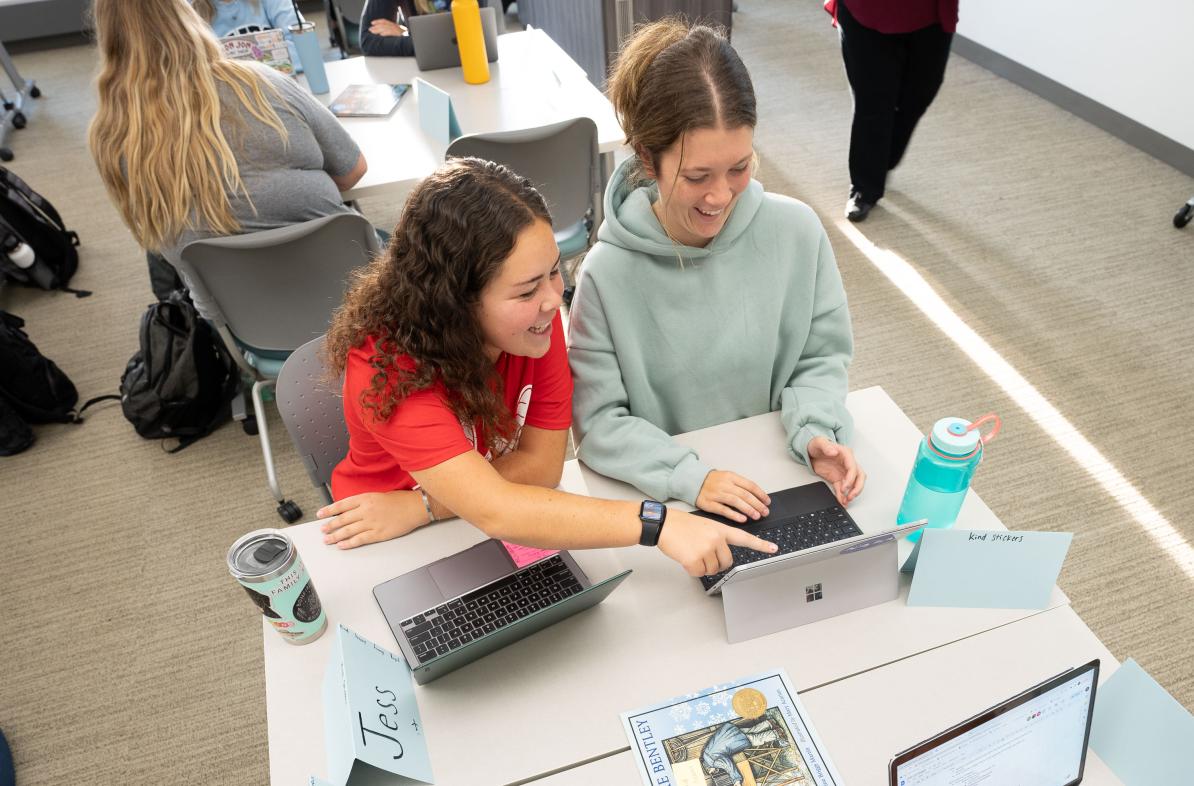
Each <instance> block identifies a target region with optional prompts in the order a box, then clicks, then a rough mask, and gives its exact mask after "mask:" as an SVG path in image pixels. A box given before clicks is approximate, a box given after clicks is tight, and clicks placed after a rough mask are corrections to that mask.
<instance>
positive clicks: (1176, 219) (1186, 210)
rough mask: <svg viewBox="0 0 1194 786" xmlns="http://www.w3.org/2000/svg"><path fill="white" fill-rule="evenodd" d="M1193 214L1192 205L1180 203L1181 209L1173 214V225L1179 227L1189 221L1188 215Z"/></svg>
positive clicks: (1193, 208) (1193, 207)
mask: <svg viewBox="0 0 1194 786" xmlns="http://www.w3.org/2000/svg"><path fill="white" fill-rule="evenodd" d="M1191 214H1194V205H1189V204H1185V205H1182V209H1181V210H1179V211H1177V213H1175V214H1174V216H1173V225H1174V226H1175V227H1177V228H1178V229H1181V228H1182V227H1184V226H1185V225H1186V224H1189V223H1190V216H1191Z"/></svg>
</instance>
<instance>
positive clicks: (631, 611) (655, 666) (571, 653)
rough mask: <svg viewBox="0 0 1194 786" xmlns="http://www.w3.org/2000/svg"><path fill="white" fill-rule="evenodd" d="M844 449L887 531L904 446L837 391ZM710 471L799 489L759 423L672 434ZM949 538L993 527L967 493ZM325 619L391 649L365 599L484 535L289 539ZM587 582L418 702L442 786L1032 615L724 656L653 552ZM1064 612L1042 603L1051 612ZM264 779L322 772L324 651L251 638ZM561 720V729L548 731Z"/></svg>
mask: <svg viewBox="0 0 1194 786" xmlns="http://www.w3.org/2000/svg"><path fill="white" fill-rule="evenodd" d="M847 406H848V407H849V409H850V411H851V412H852V413H853V415H854V418H855V422H856V425H857V428H856V432H857V434H858V436H857V438H856V439H855V442H854V447H855V450H856V452H857V454H858V457H859V460H860V462H862V463H863V465H864V466H865V467H866V469H867V471H868V473H869V480H868V486H867V489H866V490H865V491H864V492H863V495H862V496H861V497H859V499H858V500H856V501H855V503H854V504H853V505H852V506H851V513H852V514H853V516H854V517H855V519H856V521H857V522H858V524H859V526H860V527H862V529H863V530H864V531H874V530H876V529H879V528H882V527H883V526H885V525H886V523H887V522H889V521H894V519H895V514H896V508H897V506H898V505H899V500H900V496H901V494H902V492H903V485H904V482H905V480H906V478H907V476H908V472H909V470H910V468H911V463H912V460H913V456H914V453H915V449H916V444H917V441H918V440H919V438H920V435H919V432H917V430H916V428H915V427H914V426H913V424H912V423H911V421H909V420H908V419H907V417H906V416H905V415H904V414H903V413H902V412H901V411H900V410H899V408H898V407H897V406H896V405H895V403H894V402H892V400H891V399H890V398H888V396H887V395H886V394H885V393H884V392H883V391H882V390H881V389H879V388H869V389H867V390H862V391H857V392H855V393H851V394H850V396H849V398H848V399H847ZM681 439H682V441H685V442H688V443H689V444H692V445H695V446H698V447H699V449H700V451H701V454H702V456H703V457H704V458H706V460H708V461H710V462H711V463H713V464H714V465H715V466H723V467H727V468H733V469H736V470H738V471H740V472H743V473H744V474H747V475H749V476H750V477H753V478H754V479H755V480H757V481H758V482H759V483H760V484H762V485H763V486H764V488H768V489H772V490H775V489H779V488H784V487H787V486H791V485H795V484H797V483H800V482H803V481H807V480H808V479H810V477H811V476H810V475H809V474H808V471H807V470H805V469H804V468H803V467H801V466H800V465H798V464H796V463H795V462H794V461H793V460H792V459H791V458H790V457H788V456H787V454H786V452H785V449H784V447H783V442H784V440H783V434H782V429H781V427H780V424H779V419H778V416H777V415H775V414H768V415H761V416H759V417H756V418H748V419H746V420H743V421H738V422H737V423H732V424H725V425H723V426H716V427H713V428H710V429H705V430H702V431H699V432H694V433H692V434H688V435H685V436H684V437H682V438H681ZM561 487H562V488H564V489H566V490H570V491H575V492H577V493H592V494H594V495H596V496H602V495H607V496H620V495H629V496H632V497H634V496H637V497H641V495H638V494H637V492H633V490H628V488H627V487H625V486H622V485H621V484H616V483H612V482H610V481H608V480H607V479H604V478H600V477H597V476H594V475H592V474H591V473H588V472H587V471H582V469H581V467H580V466H579V465H578V464H577V463H576V462H569V463H568V464H567V465H566V466H565V474H564V479H563V481H562V483H561ZM958 525H959V526H963V527H968V528H972V529H974V528H986V529H1000V528H1002V524H1000V522H999V520H998V519H997V518H996V517H995V516H994V514H993V513H991V511H990V510H989V509H988V508H987V507H986V505H984V504H983V502H982V500H981V499H979V498H978V496H977V495H975V494H973V493H971V494H970V495H968V497H967V500H966V503H965V504H964V505H963V508H962V513H961V517H960V519H959V524H958ZM287 532H288V534H289V535H290V536H291V537H292V538H293V539H294V541H295V543H296V545H297V547H298V549H299V552H300V553H301V554H302V556H303V559H304V561H305V562H306V565H307V568H308V570H309V571H310V573H311V576H312V578H313V580H314V581H315V586H316V588H317V589H318V591H319V594H320V597H321V598H322V599H323V603H324V607H325V608H326V609H327V611H328V614H329V620H330V624H333V625H334V624H336V623H343V624H344V625H346V626H348V627H349V628H352V629H353V630H355V631H356V632H358V633H360V634H361V635H363V636H365V637H367V638H369V639H372V640H373V641H375V642H376V643H378V644H379V645H381V646H383V647H387V648H390V649H392V650H395V651H396V650H397V645H396V644H395V642H394V640H393V637H392V635H391V633H390V630H389V628H388V627H387V626H386V623H385V619H384V617H383V616H382V614H381V612H380V611H379V610H378V608H377V606H376V604H375V603H374V600H373V598H372V594H371V590H372V588H373V587H374V586H375V585H376V584H379V583H381V582H382V581H385V580H387V579H389V578H392V577H394V576H396V575H398V574H400V573H403V572H406V571H408V570H412V569H414V568H416V567H419V566H420V565H423V564H425V563H427V562H428V561H431V560H434V559H438V558H440V557H443V556H446V555H448V554H451V553H453V552H455V551H458V550H460V549H462V548H465V547H467V546H469V545H471V544H473V543H476V542H479V541H480V540H482V539H483V538H484V535H483V534H482V533H481V532H480V531H479V530H477V529H476V528H474V527H472V526H471V525H469V524H467V523H465V522H463V521H459V520H454V521H448V522H443V523H440V524H436V525H434V526H431V527H425V528H422V529H419V530H416V531H415V532H414V533H412V534H410V535H408V536H406V537H403V538H401V539H399V540H396V541H389V542H386V543H381V544H375V545H372V546H367V547H364V548H360V549H354V550H351V551H341V550H338V549H335V548H333V547H328V546H324V545H323V543H322V536H321V534H320V533H319V531H318V526H317V524H315V523H314V522H311V523H307V524H302V525H299V526H297V527H292V528H291V529H289V530H288V531H287ZM573 555H574V556H575V557H576V558H577V561H578V562H579V563H580V564H581V566H582V567H583V568H584V569H585V571H586V572H587V573H589V575H590V576H592V577H597V578H603V577H605V576H608V575H612V574H613V573H615V572H617V571H618V570H621V569H624V568H626V567H630V568H633V569H634V574H633V575H632V576H630V577H629V579H628V580H627V581H626V582H625V584H624V586H623V587H621V588H619V589H618V590H617V591H616V592H614V593H613V594H612V595H611V596H610V597H609V599H608V600H606V601H605V602H604V603H602V604H601V605H599V606H597V607H596V608H594V609H593V610H591V611H588V612H585V613H583V614H580V615H578V616H576V617H572V618H570V619H568V620H565V621H564V622H562V623H560V624H558V625H555V626H553V627H551V628H549V629H547V630H545V631H542V632H541V633H538V634H536V635H534V636H532V637H530V638H528V639H525V640H523V641H521V642H518V643H516V644H514V645H512V646H510V647H507V648H505V649H503V650H500V651H498V652H496V653H494V654H492V655H489V656H487V657H485V658H483V659H481V660H479V661H477V662H475V663H473V664H470V665H469V666H466V667H464V668H463V669H461V670H459V671H456V672H453V673H452V674H449V675H447V676H445V677H443V678H441V679H440V680H437V681H436V682H433V683H430V684H429V685H426V686H417V687H416V694H417V697H418V701H419V706H420V710H421V713H422V716H423V721H424V726H425V728H426V729H427V730H428V739H429V744H430V748H431V760H432V766H433V768H434V771H435V776H436V783H437V784H440V785H441V786H451V785H452V784H465V785H467V786H481V785H482V784H489V783H493V784H504V783H510V782H514V781H518V780H522V779H527V778H531V777H535V776H539V775H546V774H548V773H552V772H554V771H556V770H560V769H562V768H566V767H569V766H571V765H573V764H576V763H578V762H583V761H589V760H592V759H594V758H596V757H599V756H602V755H605V754H610V753H615V752H617V751H619V750H621V749H623V748H625V747H626V745H627V743H626V739H625V736H624V734H623V732H622V729H621V727H620V724H619V719H618V718H619V713H621V712H623V711H625V710H627V709H632V708H634V707H640V706H644V705H646V704H650V703H652V702H654V701H658V700H662V699H666V698H668V697H671V696H675V695H679V694H681V693H685V692H687V691H690V690H694V689H697V688H700V687H704V686H706V685H712V684H714V683H717V682H723V681H725V680H727V679H734V678H737V677H740V676H745V675H749V674H753V673H757V672H760V671H764V670H767V669H769V668H772V667H774V666H782V667H784V668H785V669H786V670H787V671H788V674H789V675H790V676H791V677H792V680H793V682H794V684H795V687H796V689H797V690H802V691H803V690H809V689H812V688H815V687H817V686H820V685H824V684H827V683H830V682H833V681H835V680H840V679H842V678H845V677H849V676H851V675H854V674H859V673H862V672H866V671H868V670H870V669H874V668H877V667H879V666H882V665H884V664H888V663H892V662H894V661H898V660H901V659H904V658H907V657H909V656H913V655H917V654H918V653H921V652H925V651H927V650H931V649H934V648H937V647H941V646H943V645H946V644H949V643H951V642H955V641H958V640H960V639H964V638H966V637H969V636H973V635H975V634H978V633H981V632H984V631H988V630H992V629H995V628H998V627H1000V626H1003V625H1007V624H1009V623H1012V622H1016V621H1017V620H1023V619H1025V618H1028V617H1032V616H1034V615H1036V614H1040V613H1041V612H1036V611H1023V610H1002V609H937V608H921V607H918V608H913V607H908V606H907V605H905V602H904V598H905V597H906V596H907V589H908V584H909V581H908V579H907V577H905V578H904V579H903V589H902V593H901V598H900V599H898V600H895V601H892V602H890V603H886V604H882V605H879V606H873V607H871V608H868V609H861V610H859V611H856V612H853V613H850V614H846V615H842V616H839V617H835V618H832V619H827V620H822V621H820V622H817V623H814V624H811V625H806V626H803V627H800V628H796V629H793V630H788V631H783V632H781V633H777V634H773V635H771V636H766V637H763V638H760V639H755V640H752V641H747V642H742V643H739V644H733V645H731V644H728V643H726V638H725V631H724V623H723V620H722V614H721V601H720V600H719V599H717V598H709V597H706V596H705V595H704V593H703V591H702V590H701V587H700V585H699V584H698V583H697V582H696V581H695V580H694V579H691V578H689V577H688V576H686V575H685V574H684V573H683V572H682V571H681V569H680V568H679V567H678V566H677V565H675V564H674V563H673V562H671V561H670V560H668V559H666V558H665V557H663V555H662V554H660V553H658V552H657V550H654V549H644V548H626V549H600V550H595V551H577V552H573ZM1066 605H1068V600H1067V598H1066V597H1065V595H1064V594H1063V593H1062V592H1061V591H1060V590H1058V589H1056V588H1055V589H1054V592H1053V597H1052V598H1051V600H1050V604H1049V608H1057V607H1062V606H1066ZM262 625H263V633H264V642H265V672H266V703H267V715H268V719H269V743H270V745H269V747H270V772H271V779H272V783H273V784H275V786H282V785H283V784H293V783H297V782H299V780H297V779H300V778H304V777H306V776H307V775H309V774H315V775H323V774H324V773H325V772H326V760H325V755H324V742H323V715H322V707H321V699H320V684H321V680H322V677H323V669H324V666H325V664H326V662H327V657H328V649H329V647H330V643H331V637H330V636H325V637H324V638H322V639H320V640H319V641H316V642H314V643H312V644H309V645H307V646H304V647H294V646H291V645H289V644H286V643H285V642H284V641H283V640H282V639H281V637H279V636H278V635H277V634H276V633H275V632H274V631H273V630H272V629H271V628H270V627H269V626H268V625H265V623H264V622H263V623H262ZM561 716H562V717H563V718H564V720H563V721H562V720H561V719H560V718H561ZM462 740H465V741H467V740H485V743H484V746H485V749H486V755H485V756H484V757H483V760H481V759H478V758H477V757H474V756H462V755H460V754H459V747H460V744H461V742H460V741H462Z"/></svg>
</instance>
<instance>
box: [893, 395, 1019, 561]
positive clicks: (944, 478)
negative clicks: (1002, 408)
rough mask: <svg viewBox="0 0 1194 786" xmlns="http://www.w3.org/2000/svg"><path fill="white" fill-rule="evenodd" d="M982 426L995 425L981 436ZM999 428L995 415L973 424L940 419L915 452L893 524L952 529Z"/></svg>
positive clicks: (917, 535) (915, 535)
mask: <svg viewBox="0 0 1194 786" xmlns="http://www.w3.org/2000/svg"><path fill="white" fill-rule="evenodd" d="M984 423H993V424H994V425H993V426H992V427H991V430H990V431H989V432H987V433H986V434H980V433H979V427H980V426H982V425H983V424H984ZM1002 425H1003V423H1002V421H1000V420H999V416H998V415H996V414H994V413H991V414H988V415H983V416H982V417H981V418H979V419H978V420H976V421H974V422H973V423H971V422H970V421H969V420H963V419H962V418H942V419H941V420H938V421H937V422H936V423H934V424H933V429H932V431H930V432H929V433H928V434H927V435H926V436H925V438H924V439H922V440H921V441H920V447H919V448H918V449H917V451H916V463H915V464H913V465H912V475H911V476H910V477H909V478H908V487H907V488H906V489H905V490H904V500H903V501H902V502H901V503H900V512H899V514H898V515H897V516H896V524H898V525H900V526H903V525H905V524H910V523H912V522H913V521H919V520H920V519H928V520H929V523H928V524H927V525H926V526H927V527H937V528H938V529H946V528H948V527H952V526H953V525H954V521H956V520H957V518H958V511H959V510H961V509H962V501H963V500H964V499H966V490H967V489H969V488H970V479H971V478H973V477H974V471H975V470H976V469H978V465H979V462H981V461H982V460H983V447H984V446H985V445H986V444H987V443H988V442H990V441H991V440H993V439H995V435H996V434H998V433H999V429H1000V428H1001V427H1002ZM923 531H924V530H920V531H917V532H914V533H912V534H911V535H909V536H908V540H911V541H913V542H915V541H917V540H920V535H921V532H923Z"/></svg>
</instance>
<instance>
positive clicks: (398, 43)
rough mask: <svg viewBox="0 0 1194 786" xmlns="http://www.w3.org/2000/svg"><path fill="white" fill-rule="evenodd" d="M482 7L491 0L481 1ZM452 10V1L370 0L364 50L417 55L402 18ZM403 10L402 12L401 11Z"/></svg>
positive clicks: (363, 14)
mask: <svg viewBox="0 0 1194 786" xmlns="http://www.w3.org/2000/svg"><path fill="white" fill-rule="evenodd" d="M479 2H480V4H481V6H482V7H484V6H487V5H489V2H488V0H479ZM449 10H451V2H450V0H369V2H367V3H365V7H364V9H362V11H361V52H363V53H364V54H366V55H372V56H376V55H381V56H383V57H385V56H388V57H414V55H415V45H414V42H413V41H411V39H410V35H409V34H408V33H407V30H406V25H404V24H402V21H403V20H406V19H409V18H410V17H412V16H417V15H419V14H436V13H441V12H444V11H449ZM399 12H401V14H399Z"/></svg>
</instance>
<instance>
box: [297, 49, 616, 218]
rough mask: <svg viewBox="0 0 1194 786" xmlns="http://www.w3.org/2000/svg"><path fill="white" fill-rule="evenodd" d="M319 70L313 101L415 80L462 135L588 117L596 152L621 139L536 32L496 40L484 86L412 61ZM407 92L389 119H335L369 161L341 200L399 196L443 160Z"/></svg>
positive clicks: (602, 104)
mask: <svg viewBox="0 0 1194 786" xmlns="http://www.w3.org/2000/svg"><path fill="white" fill-rule="evenodd" d="M326 68H327V75H328V85H329V90H328V92H327V93H325V94H321V95H317V96H316V98H318V99H319V100H321V101H323V103H325V104H327V103H329V102H331V100H332V99H333V98H335V97H336V96H338V95H339V94H340V92H341V91H342V90H344V88H345V87H347V86H348V85H351V84H375V83H403V82H405V83H411V82H412V81H413V80H414V78H415V77H419V78H421V79H423V80H425V81H427V82H430V83H431V84H433V85H435V86H436V87H439V88H440V89H442V90H445V91H447V92H448V93H449V94H450V95H451V96H452V104H453V106H454V107H455V109H456V115H457V118H458V119H459V121H460V128H461V131H462V132H463V133H465V134H475V133H486V132H491V131H511V130H518V129H524V128H533V127H535V126H541V125H546V124H548V123H555V122H559V121H561V120H568V119H570V118H574V117H589V118H592V120H593V122H595V123H596V124H597V144H598V149H599V150H600V152H601V153H603V154H604V153H612V152H613V151H615V150H617V149H618V148H620V147H621V146H622V145H623V143H624V141H625V137H624V136H623V134H622V128H621V126H620V125H618V120H617V118H616V117H615V116H614V110H613V106H612V105H611V104H610V103H609V100H608V99H606V97H605V96H604V95H602V94H601V92H600V91H599V90H597V88H595V87H593V85H592V83H591V82H589V80H588V79H587V78H586V77H585V73H584V71H583V70H582V69H581V67H580V66H578V65H577V64H576V62H575V61H574V60H572V58H570V57H568V55H567V54H566V53H565V52H564V50H562V49H560V47H559V46H558V45H557V44H556V43H555V42H554V41H552V40H551V38H549V37H548V36H547V34H546V33H544V32H543V31H542V30H529V31H524V32H520V33H508V34H506V35H502V36H498V59H497V62H494V63H490V64H489V75H490V76H489V81H488V82H486V83H485V84H483V85H470V84H467V83H465V81H464V76H463V73H462V72H461V70H460V69H459V68H441V69H436V70H434V71H420V70H419V69H418V66H417V65H416V64H415V59H414V58H413V57H353V58H350V59H348V60H339V61H336V62H331V63H327V64H326ZM414 92H415V91H414V90H412V91H411V92H409V93H407V95H406V96H405V97H404V98H403V99H402V102H401V103H400V104H399V105H398V108H397V109H395V110H394V112H393V113H391V114H390V116H389V117H383V118H366V117H349V118H342V119H341V122H342V123H343V124H344V127H345V129H347V131H348V133H349V134H351V135H352V138H353V140H354V141H355V142H356V143H357V145H359V146H360V148H361V152H362V153H363V154H364V156H365V160H366V161H367V162H368V164H369V171H368V172H366V173H365V176H364V177H363V178H361V181H360V182H359V183H357V185H356V186H354V187H353V188H352V189H351V190H350V191H346V192H345V193H344V198H345V199H358V198H360V197H367V196H376V195H386V196H402V195H404V194H405V193H407V192H408V191H409V190H410V189H411V188H413V187H414V186H415V184H417V183H418V182H419V181H420V180H422V179H423V178H424V177H426V176H427V175H429V174H430V173H431V172H432V171H434V170H435V169H436V167H438V166H439V165H440V164H441V163H443V160H444V153H445V151H446V150H447V145H446V144H445V143H444V142H442V141H436V140H432V139H430V138H428V137H427V135H426V134H424V133H423V129H422V128H421V127H420V125H419V109H418V105H417V103H416V97H415V95H414Z"/></svg>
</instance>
